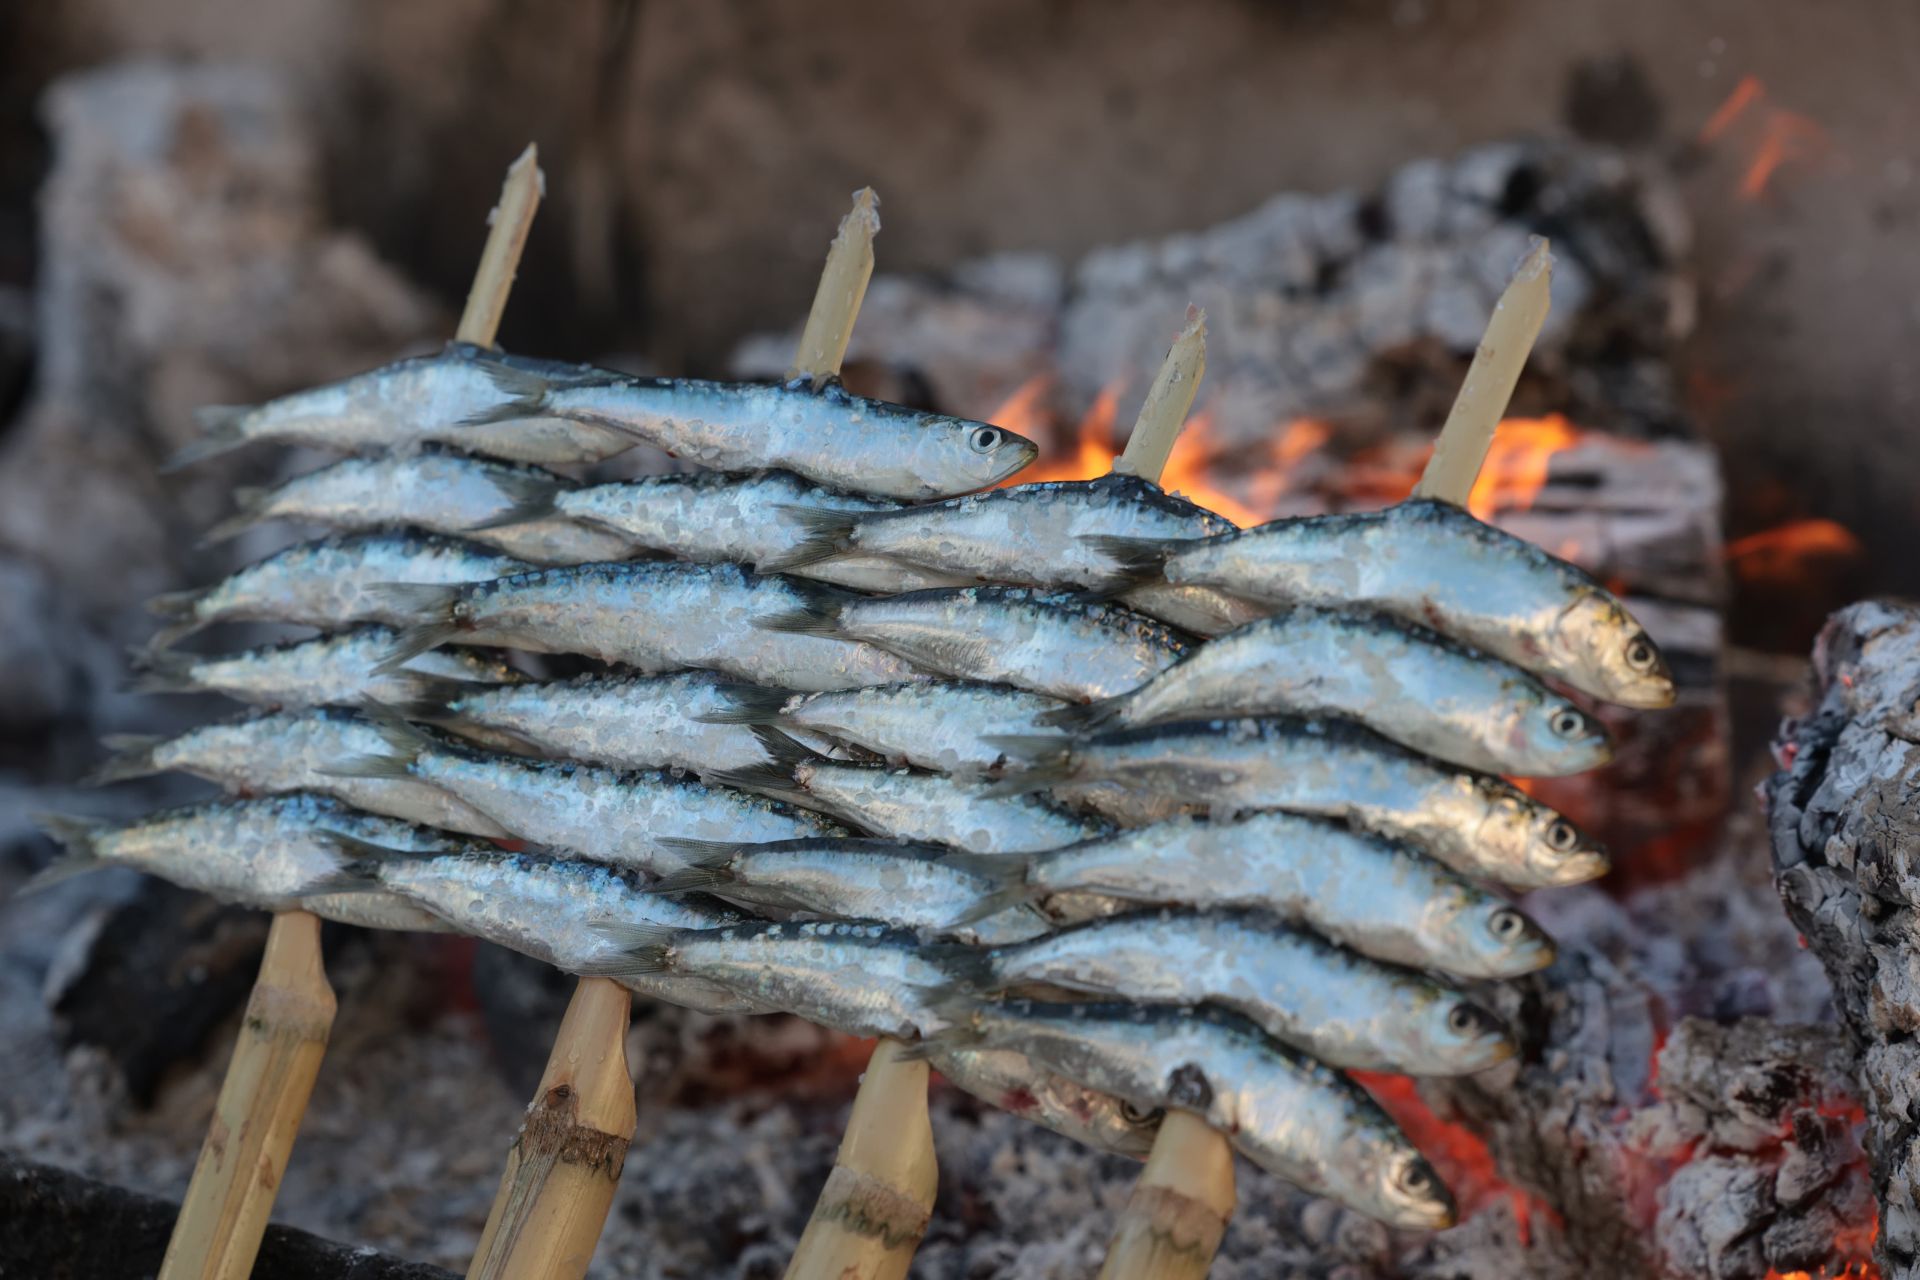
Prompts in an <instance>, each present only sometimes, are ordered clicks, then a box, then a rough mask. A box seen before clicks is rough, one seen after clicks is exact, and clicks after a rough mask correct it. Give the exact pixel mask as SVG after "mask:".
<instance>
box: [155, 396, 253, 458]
mask: <svg viewBox="0 0 1920 1280" xmlns="http://www.w3.org/2000/svg"><path fill="white" fill-rule="evenodd" d="M252 412H253V406H252V405H247V404H209V405H203V406H201V407H200V408H198V409H195V410H194V411H193V421H194V425H196V426H198V427H199V428H200V438H199V439H198V440H195V441H194V442H193V443H192V444H189V445H187V446H186V447H185V448H183V449H181V450H180V451H179V452H178V453H176V454H174V455H173V456H172V457H171V458H168V459H167V460H166V461H165V462H164V463H162V464H161V465H160V472H161V474H162V475H167V474H170V473H172V472H175V471H181V470H184V469H185V468H187V467H191V466H193V465H194V464H195V463H198V462H205V461H206V460H207V459H208V458H217V457H219V456H220V455H221V454H223V453H230V452H232V451H233V450H235V449H238V448H239V447H240V446H241V445H243V444H245V443H246V442H247V434H246V425H245V424H246V418H247V415H248V414H250V413H252Z"/></svg>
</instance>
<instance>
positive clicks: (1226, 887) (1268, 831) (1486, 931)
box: [949, 813, 1554, 978]
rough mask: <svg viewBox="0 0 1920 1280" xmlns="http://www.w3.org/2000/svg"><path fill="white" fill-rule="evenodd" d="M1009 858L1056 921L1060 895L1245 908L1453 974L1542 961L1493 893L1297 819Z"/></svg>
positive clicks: (1181, 827) (1546, 943) (1418, 860)
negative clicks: (1044, 900)
mask: <svg viewBox="0 0 1920 1280" xmlns="http://www.w3.org/2000/svg"><path fill="white" fill-rule="evenodd" d="M949 856H950V857H959V858H962V859H964V858H965V857H966V856H967V855H949ZM996 861H997V862H999V863H1002V864H1004V863H1005V862H1008V861H1014V860H1013V859H996ZM1018 861H1020V862H1022V863H1024V866H1025V872H1024V877H1025V880H1026V882H1027V884H1028V886H1029V887H1030V888H1031V889H1033V890H1034V891H1035V892H1036V893H1041V894H1046V895H1048V910H1049V913H1050V914H1052V915H1054V916H1055V917H1056V918H1058V917H1059V916H1060V914H1061V913H1060V912H1059V911H1058V910H1056V909H1055V905H1056V901H1057V895H1060V894H1075V895H1085V894H1098V895H1105V896H1107V897H1110V898H1117V899H1120V900H1122V902H1123V904H1125V903H1131V904H1141V905H1154V906H1160V905H1172V906H1189V907H1199V908H1203V909H1204V908H1210V907H1213V908H1217V907H1249V908H1255V909H1259V910H1263V911H1269V912H1272V913H1273V914H1274V915H1276V916H1278V917H1280V918H1282V919H1286V920H1292V921H1297V922H1298V923H1300V924H1303V925H1306V926H1308V927H1309V928H1312V929H1314V930H1315V931H1316V932H1319V933H1321V934H1324V935H1325V936H1326V937H1328V938H1331V939H1332V940H1333V941H1335V942H1337V943H1340V944H1341V945H1342V946H1346V947H1350V948H1352V949H1353V950H1355V951H1358V952H1359V953H1361V954H1362V955H1367V956H1372V957H1373V958H1374V959H1376V960H1385V961H1388V962H1390V963H1393V964H1403V965H1408V966H1410V967H1413V968H1418V969H1435V970H1438V971H1440V972H1442V973H1448V974H1453V975H1455V976H1456V977H1461V978H1515V977H1519V976H1520V975H1521V974H1525V973H1532V972H1534V971H1535V970H1538V969H1543V968H1545V967H1546V966H1547V965H1549V964H1551V963H1553V957H1554V947H1553V942H1552V940H1551V939H1550V938H1548V937H1547V935H1546V934H1545V933H1544V932H1543V931H1542V930H1541V929H1540V927H1539V926H1538V925H1536V924H1535V923H1534V922H1533V921H1531V920H1529V919H1528V918H1527V917H1526V916H1525V915H1524V914H1523V913H1522V912H1521V911H1520V910H1519V909H1518V908H1516V907H1513V906H1511V905H1509V904H1508V902H1507V901H1506V899H1504V898H1502V897H1500V896H1499V895H1498V894H1495V893H1491V892H1489V891H1487V890H1485V889H1482V888H1480V887H1478V886H1477V885H1475V884H1473V883H1472V882H1470V881H1468V880H1467V879H1465V878H1464V877H1462V876H1460V875H1459V874H1458V873H1456V872H1453V871H1450V870H1448V869H1447V868H1446V867H1443V866H1441V865H1440V864H1439V863H1438V862H1435V861H1434V860H1432V859H1431V858H1427V857H1425V856H1423V855H1421V854H1419V853H1417V852H1415V851H1414V850H1413V849H1412V848H1410V847H1408V846H1406V845H1403V844H1399V843H1396V842H1394V841H1391V840H1383V839H1380V838H1379V837H1377V836H1370V835H1367V834H1365V833H1364V832H1360V831H1354V830H1351V829H1349V828H1347V827H1343V826H1340V825H1338V824H1336V823H1332V822H1325V821H1322V820H1320V819H1317V818H1306V817H1301V816H1299V815H1297V814H1291V813H1256V814H1250V815H1248V816H1247V817H1244V818H1241V819H1239V820H1238V821H1234V822H1216V821H1208V820H1207V819H1204V818H1194V817H1181V818H1174V819H1172V820H1170V821H1167V822H1163V823H1158V824H1156V825H1154V826H1150V827H1139V828H1136V829H1134V830H1131V831H1120V832H1115V833H1114V834H1113V835H1110V836H1105V837H1103V838H1101V839H1098V840H1092V841H1089V842H1087V843H1085V844H1078V845H1070V846H1068V847H1067V848H1064V849H1055V850H1051V851H1049V852H1047V853H1035V854H1028V855H1026V856H1024V857H1023V858H1021V859H1018ZM1101 914H1107V913H1106V912H1104V911H1102V912H1101Z"/></svg>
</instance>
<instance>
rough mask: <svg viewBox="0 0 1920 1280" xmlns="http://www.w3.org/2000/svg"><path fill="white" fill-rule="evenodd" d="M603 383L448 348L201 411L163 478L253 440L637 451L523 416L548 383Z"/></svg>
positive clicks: (536, 451)
mask: <svg viewBox="0 0 1920 1280" xmlns="http://www.w3.org/2000/svg"><path fill="white" fill-rule="evenodd" d="M581 376H586V377H589V378H591V379H593V380H595V381H598V380H600V379H601V378H603V377H604V376H605V375H604V374H603V373H602V372H601V371H599V370H594V369H589V368H587V367H586V366H583V365H565V364H560V363H557V362H554V361H550V360H529V359H526V358H524V357H520V356H508V355H502V354H501V353H499V352H497V351H487V350H485V349H484V348H481V347H478V346H474V345H473V344H471V343H465V342H455V343H451V344H449V345H448V346H447V348H446V349H445V350H444V351H441V352H439V353H438V354H435V355H430V356H418V357H415V358H414V359H411V360H401V361H399V362H397V363H394V364H389V365H385V366H383V367H381V368H378V369H373V370H370V371H368V372H366V373H362V374H356V375H355V376H353V377H351V378H346V379H343V380H341V381H339V382H332V383H328V384H327V385H326V386H322V387H313V388H311V389H309V390H306V391H296V392H294V393H293V394H292V395H287V396H281V397H280V398H279V399H277V400H269V401H268V402H267V403H265V404H262V405H255V406H250V407H249V406H239V405H215V406H212V407H210V408H206V409H202V410H200V411H199V412H198V413H197V414H196V415H195V416H196V417H197V418H198V419H199V422H200V427H201V430H202V431H203V432H204V435H203V437H202V438H201V439H200V440H198V441H196V442H195V443H193V444H191V445H188V446H187V447H186V449H184V450H183V451H181V453H180V454H179V455H178V456H176V457H175V458H174V459H173V461H172V462H170V463H169V464H168V468H167V469H168V470H173V469H176V468H179V467H183V466H188V465H190V464H192V463H195V462H199V461H200V460H202V459H204V458H211V457H214V456H216V455H218V454H222V453H225V452H227V451H228V450H230V449H237V448H239V447H241V446H242V445H246V444H252V443H256V442H272V443H274V444H289V445H308V446H311V447H313V448H316V449H331V450H335V451H338V452H346V453H356V452H372V451H374V450H404V449H408V448H412V447H414V446H417V445H421V444H442V445H451V446H453V447H455V448H458V449H464V450H466V451H467V452H469V453H477V454H483V455H485V456H487V457H490V458H505V459H507V460H508V461H510V462H538V463H544V464H547V465H556V464H561V463H569V462H599V461H601V460H603V459H606V458H611V457H613V456H614V455H615V454H617V453H623V452H625V451H626V450H628V449H630V448H632V447H633V445H634V444H635V443H636V441H635V439H634V437H633V435H632V434H631V433H629V432H625V431H621V430H618V429H616V428H612V427H608V426H605V425H602V424H597V423H592V422H583V421H580V420H578V419H574V418H562V417H555V416H551V415H541V414H538V413H535V412H528V411H526V403H525V402H526V398H527V396H528V394H529V391H530V389H531V386H532V384H529V383H528V381H527V379H529V378H534V379H537V380H538V384H537V385H538V390H539V391H541V392H544V390H545V389H546V388H547V387H548V386H550V385H552V384H553V383H556V382H566V381H567V380H569V379H570V378H576V377H581Z"/></svg>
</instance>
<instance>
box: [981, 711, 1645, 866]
mask: <svg viewBox="0 0 1920 1280" xmlns="http://www.w3.org/2000/svg"><path fill="white" fill-rule="evenodd" d="M1000 745H1001V746H1002V747H1003V748H1004V749H1005V750H1006V751H1007V753H1008V755H1009V756H1015V755H1018V756H1020V757H1022V758H1023V759H1024V760H1025V761H1027V762H1028V764H1029V765H1030V766H1032V767H1029V768H1028V769H1026V770H1025V771H1023V772H1019V773H1014V772H1012V771H1011V770H1010V771H1009V774H1008V776H1007V777H1005V778H1003V779H1001V780H1000V781H999V782H995V783H991V784H989V785H988V787H987V788H986V790H987V792H988V793H989V794H992V795H1015V794H1024V793H1025V792H1028V791H1033V790H1039V789H1042V788H1047V787H1057V786H1059V785H1061V784H1062V783H1070V782H1116V783H1121V784H1123V785H1125V786H1127V787H1129V788H1134V789H1140V790H1146V791H1151V792H1154V793H1157V794H1165V795H1175V796H1180V797H1182V798H1184V799H1185V800H1187V801H1188V802H1190V803H1193V804H1196V805H1201V806H1205V807H1206V808H1208V809H1209V810H1210V811H1211V812H1212V814H1213V816H1215V817H1217V818H1230V817H1233V816H1235V815H1237V814H1241V813H1251V812H1254V811H1256V810H1261V809H1283V810H1286V811H1287V812H1290V813H1303V814H1311V815H1315V816H1319V817H1326V818H1340V819H1343V820H1345V821H1346V822H1349V823H1351V824H1352V825H1354V826H1356V827H1359V828H1360V829H1361V830H1364V831H1370V832H1373V833H1374V834H1376V835H1382V836H1387V837H1390V838H1392V839H1396V840H1404V841H1406V842H1407V843H1408V844H1411V845H1412V846H1414V847H1415V848H1416V849H1418V850H1420V851H1421V852H1423V853H1426V854H1428V855H1430V856H1431V857H1434V858H1437V859H1438V860H1439V861H1441V862H1443V863H1445V864H1446V865H1447V866H1449V867H1452V868H1453V869H1454V870H1455V871H1458V872H1460V873H1461V874H1463V875H1469V876H1475V877H1479V878H1483V879H1488V880H1497V881H1499V882H1501V883H1502V884H1509V885H1514V886H1516V887H1521V888H1529V889H1533V888H1545V887H1548V886H1553V885H1568V884H1579V883H1581V882H1582V881H1586V880H1591V879H1593V878H1594V877H1596V876H1600V875H1604V874H1605V873H1606V870H1607V855H1606V851H1605V850H1604V849H1602V848H1601V847H1600V846H1599V845H1598V844H1596V843H1595V842H1594V841H1592V840H1591V839H1589V838H1588V837H1587V836H1585V835H1584V834H1582V832H1581V831H1580V829H1579V828H1578V827H1576V826H1574V825H1573V824H1572V823H1571V822H1569V821H1567V820H1566V819H1565V818H1564V817H1562V816H1560V815H1559V814H1557V813H1555V812H1554V811H1553V810H1552V809H1549V808H1547V807H1546V806H1545V805H1543V804H1541V803H1540V802H1539V801H1537V800H1534V799H1533V798H1532V797H1530V796H1528V795H1527V794H1526V793H1524V792H1522V791H1521V790H1520V789H1519V788H1518V787H1515V786H1514V785H1513V784H1512V783H1510V782H1506V781H1503V780H1501V779H1499V778H1495V777H1490V776H1488V775H1486V774H1477V773H1471V772H1468V771H1467V770H1464V769H1458V768H1454V767H1451V766H1448V765H1444V764H1441V763H1440V762H1438V761H1435V760H1429V759H1427V758H1426V757H1425V756H1420V755H1415V754H1414V753H1413V752H1411V751H1408V750H1406V749H1405V748H1404V747H1397V746H1395V745H1393V744H1392V743H1390V742H1388V741H1387V740H1386V739H1384V738H1382V737H1380V736H1379V735H1378V734H1375V733H1372V732H1370V731H1369V730H1366V729H1362V728H1360V727H1359V726H1357V725H1352V724H1346V723H1344V722H1341V721H1337V720H1326V721H1321V720H1283V719H1271V720H1256V719H1242V720H1210V721H1185V722H1182V723H1179V724H1170V725H1154V726H1152V727H1150V728H1146V729H1125V730H1121V731H1120V732H1117V733H1110V734H1102V735H1100V736H1098V737H1093V738H1086V739H1081V740H1079V741H1077V742H1074V743H1073V744H1072V745H1070V746H1065V747H1063V746H1062V745H1061V743H1060V740H1059V739H1057V738H1039V739H1035V740H1032V741H1031V742H1023V741H1022V740H1020V739H1017V738H1003V739H1001V740H1000Z"/></svg>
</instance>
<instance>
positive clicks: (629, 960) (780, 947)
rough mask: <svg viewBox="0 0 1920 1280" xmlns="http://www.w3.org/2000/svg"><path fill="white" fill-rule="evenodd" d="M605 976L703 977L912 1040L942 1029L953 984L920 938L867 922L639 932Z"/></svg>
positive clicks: (823, 1017) (808, 1013)
mask: <svg viewBox="0 0 1920 1280" xmlns="http://www.w3.org/2000/svg"><path fill="white" fill-rule="evenodd" d="M626 941H627V943H628V945H627V950H626V954H625V956H624V957H622V958H621V959H619V960H616V961H614V962H612V963H610V964H609V965H608V966H607V968H606V969H605V972H607V973H608V974H610V975H614V976H620V977H648V976H651V975H655V974H660V975H666V976H670V977H674V978H702V979H705V980H706V981H708V982H712V983H715V984H717V985H719V986H722V987H725V988H726V989H727V990H729V991H732V992H733V993H734V994H735V995H737V996H739V997H741V998H742V999H744V1000H749V1001H751V1002H753V1003H754V1004H756V1005H758V1006H760V1007H761V1008H763V1009H777V1010H779V1011H781V1012H783V1013H791V1014H795V1015H797V1016H799V1017H802V1018H805V1019H806V1020H807V1021H809V1022H815V1023H818V1024H820V1025H821V1026H823V1027H829V1028H831V1029H833V1030H835V1031H841V1032H845V1033H846V1034H847V1035H853V1036H888V1037H891V1038H892V1039H895V1040H913V1039H916V1038H917V1037H918V1036H919V1035H920V1034H921V1033H922V1032H923V1031H934V1030H938V1029H939V1028H940V1027H941V1026H943V1025H944V1024H943V1023H942V1022H941V1020H940V1019H939V1018H938V1017H936V1016H935V1015H934V1013H933V1011H932V1007H931V1005H930V1004H929V1003H928V1001H929V999H930V997H931V996H932V995H933V994H934V993H935V992H936V991H937V990H938V989H939V988H940V987H941V985H942V984H944V983H945V982H946V981H947V978H946V974H945V972H944V971H943V970H942V969H941V968H940V967H939V966H938V965H936V964H935V963H934V962H933V961H932V960H930V959H928V958H927V955H926V951H925V948H923V947H922V946H921V945H920V943H919V940H918V938H917V937H916V936H915V935H913V934H911V933H906V932H903V931H901V930H898V929H891V928H888V927H887V926H886V925H882V924H874V923H870V922H862V921H830V920H820V921H809V922H806V923H798V922H788V923H784V924H770V923H766V922H748V923H742V924H736V925H729V926H727V927H725V928H720V929H659V928H635V929H630V930H627V931H626Z"/></svg>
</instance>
